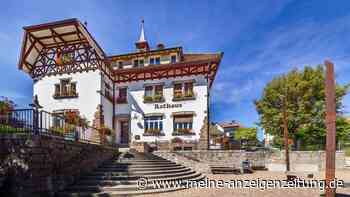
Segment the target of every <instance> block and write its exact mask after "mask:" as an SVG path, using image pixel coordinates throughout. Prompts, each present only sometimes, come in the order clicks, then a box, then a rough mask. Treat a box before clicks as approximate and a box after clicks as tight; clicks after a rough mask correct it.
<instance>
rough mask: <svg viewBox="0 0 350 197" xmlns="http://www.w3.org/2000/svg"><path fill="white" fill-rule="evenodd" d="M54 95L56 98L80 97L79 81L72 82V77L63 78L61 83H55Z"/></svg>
mask: <svg viewBox="0 0 350 197" xmlns="http://www.w3.org/2000/svg"><path fill="white" fill-rule="evenodd" d="M53 97H54V98H55V99H64V98H76V97H78V93H77V83H76V82H71V79H61V81H60V83H58V84H55V93H54V95H53Z"/></svg>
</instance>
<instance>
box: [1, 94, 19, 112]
mask: <svg viewBox="0 0 350 197" xmlns="http://www.w3.org/2000/svg"><path fill="white" fill-rule="evenodd" d="M15 107H16V105H15V103H14V102H13V101H11V100H10V99H9V98H7V97H0V115H4V114H7V113H8V112H10V111H11V110H14V109H15Z"/></svg>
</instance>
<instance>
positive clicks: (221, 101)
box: [0, 0, 350, 126]
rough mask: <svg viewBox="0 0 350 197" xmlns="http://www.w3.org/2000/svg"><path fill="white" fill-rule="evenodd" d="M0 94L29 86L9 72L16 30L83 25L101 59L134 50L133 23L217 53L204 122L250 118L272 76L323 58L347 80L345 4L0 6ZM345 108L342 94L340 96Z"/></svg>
mask: <svg viewBox="0 0 350 197" xmlns="http://www.w3.org/2000/svg"><path fill="white" fill-rule="evenodd" d="M0 7H1V13H0V25H1V26H0V27H1V28H0V46H1V47H0V72H1V78H0V83H1V86H0V95H3V96H9V97H10V98H12V99H13V100H14V101H15V102H16V103H18V104H19V106H20V107H26V106H27V104H28V103H30V101H31V94H32V82H31V79H30V78H29V77H28V76H27V75H25V74H24V73H22V72H20V71H18V70H17V61H18V56H19V51H20V43H21V36H22V27H23V26H26V25H32V24H38V23H45V22H50V21H53V20H61V19H65V18H78V19H80V20H81V21H87V22H88V29H89V30H90V32H91V33H92V34H93V35H94V37H95V38H96V40H97V41H98V42H99V43H100V45H101V46H102V48H103V49H104V50H105V52H106V53H107V54H118V53H125V52H131V51H133V50H134V42H135V41H136V39H137V37H138V34H139V23H140V20H141V19H142V18H143V19H144V20H145V29H146V36H147V38H148V40H149V41H150V43H151V46H155V45H156V44H157V43H158V42H162V43H164V44H165V45H166V46H169V47H171V46H183V47H184V50H185V51H187V52H219V51H223V52H224V53H225V55H224V58H223V61H222V64H221V66H220V71H219V72H218V75H217V78H216V81H215V83H214V87H213V93H212V95H213V99H212V108H211V110H212V112H213V113H212V120H213V121H222V120H238V121H240V122H242V123H243V124H244V125H246V126H252V125H253V124H254V123H255V122H257V121H258V115H257V113H256V111H255V107H254V104H253V100H254V99H257V98H259V97H260V96H261V93H262V90H263V88H264V85H265V84H266V83H267V82H268V81H269V80H271V79H272V78H273V77H274V76H277V75H279V74H281V73H284V72H287V71H289V70H291V69H292V68H294V67H298V68H302V67H303V66H305V65H317V64H320V63H322V62H323V61H324V59H326V58H329V59H331V60H333V61H334V63H335V64H336V74H337V82H338V83H341V84H345V83H349V79H350V77H349V76H350V66H348V64H347V63H348V61H349V59H350V36H349V35H350V12H349V11H350V2H349V1H346V0H343V1H341V0H337V1H331V0H323V1H320V0H308V1H291V0H270V1H256V0H255V1H247V0H245V1H232V0H228V1H219V2H218V1H203V0H198V1H189V0H182V1H179V0H178V1H154V0H148V1H131V0H130V1H74V3H73V1H55V2H51V3H49V2H48V1H1V2H0ZM344 107H345V111H346V112H349V111H350V109H349V107H350V96H346V97H345V99H344Z"/></svg>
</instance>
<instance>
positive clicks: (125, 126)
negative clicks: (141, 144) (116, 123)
mask: <svg viewBox="0 0 350 197" xmlns="http://www.w3.org/2000/svg"><path fill="white" fill-rule="evenodd" d="M120 134H121V137H120V139H121V144H129V121H126V120H125V121H121V122H120Z"/></svg>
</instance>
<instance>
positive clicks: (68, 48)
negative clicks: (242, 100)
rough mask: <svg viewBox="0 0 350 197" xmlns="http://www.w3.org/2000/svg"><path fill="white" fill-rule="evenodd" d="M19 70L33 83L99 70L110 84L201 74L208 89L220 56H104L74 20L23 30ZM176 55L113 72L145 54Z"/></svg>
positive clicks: (172, 50) (171, 50)
mask: <svg viewBox="0 0 350 197" xmlns="http://www.w3.org/2000/svg"><path fill="white" fill-rule="evenodd" d="M23 29H24V35H23V41H22V47H21V53H20V58H19V62H18V67H19V69H21V70H23V71H24V72H26V73H28V74H29V75H30V76H31V77H32V78H33V79H34V80H38V79H40V78H42V77H44V76H49V75H60V74H65V73H67V74H69V73H77V72H88V71H95V70H99V71H100V72H103V73H104V74H105V75H106V76H107V77H108V78H109V79H110V80H111V81H113V82H114V83H123V82H131V81H140V80H153V79H162V78H172V77H184V76H191V75H205V76H206V77H207V79H208V82H209V85H210V86H211V85H212V83H213V81H214V78H215V75H216V72H217V70H218V67H219V64H220V61H221V58H222V55H223V53H221V54H196V55H194V54H183V52H182V47H174V48H165V49H157V50H153V51H152V50H151V51H145V52H136V53H129V54H122V55H115V56H109V57H108V56H106V55H105V53H104V51H103V50H102V48H101V47H100V46H99V44H98V43H97V42H96V40H95V39H94V38H93V37H92V35H91V34H90V33H89V31H88V30H87V28H86V24H84V25H83V24H82V23H81V22H80V21H79V20H77V19H67V20H62V21H56V22H51V23H46V24H40V25H34V26H28V27H24V28H23ZM169 53H178V54H179V56H180V61H179V62H176V63H168V64H158V65H150V66H145V67H136V68H123V69H114V68H112V67H111V62H112V61H119V60H124V59H130V58H139V57H148V56H149V55H164V54H165V55H168V54H169Z"/></svg>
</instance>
